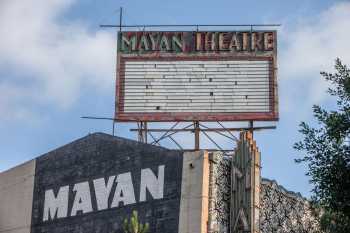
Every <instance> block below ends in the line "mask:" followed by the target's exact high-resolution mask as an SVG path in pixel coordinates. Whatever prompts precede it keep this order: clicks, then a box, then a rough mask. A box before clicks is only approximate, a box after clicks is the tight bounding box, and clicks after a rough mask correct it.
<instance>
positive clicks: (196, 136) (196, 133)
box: [193, 121, 200, 150]
mask: <svg viewBox="0 0 350 233" xmlns="http://www.w3.org/2000/svg"><path fill="white" fill-rule="evenodd" d="M193 125H194V150H199V132H200V128H199V121H195V122H194V123H193Z"/></svg>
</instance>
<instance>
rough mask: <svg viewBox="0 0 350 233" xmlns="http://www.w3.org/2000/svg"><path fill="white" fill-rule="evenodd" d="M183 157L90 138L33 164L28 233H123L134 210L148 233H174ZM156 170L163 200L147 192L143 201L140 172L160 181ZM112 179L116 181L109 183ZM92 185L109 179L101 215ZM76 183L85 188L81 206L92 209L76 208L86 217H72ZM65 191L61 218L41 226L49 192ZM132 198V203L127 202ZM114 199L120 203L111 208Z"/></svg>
mask: <svg viewBox="0 0 350 233" xmlns="http://www.w3.org/2000/svg"><path fill="white" fill-rule="evenodd" d="M182 157H183V156H182V152H179V151H174V150H168V149H165V148H161V147H157V146H151V145H147V144H143V143H139V142H136V141H132V140H127V139H122V138H118V137H113V136H110V135H107V134H92V135H90V136H87V137H85V138H82V139H80V140H78V141H75V142H73V143H70V144H68V145H66V146H63V147H61V148H58V149H57V150H54V151H51V152H49V153H47V154H45V155H43V156H41V157H39V158H37V166H36V176H35V185H34V197H33V216H32V231H31V233H43V232H50V233H66V232H74V233H75V232H79V233H80V232H84V233H111V232H113V233H121V232H124V231H123V222H124V220H125V219H126V218H130V217H131V214H132V212H133V211H134V210H136V211H137V212H138V216H139V220H140V222H141V223H148V224H149V226H150V231H149V232H152V233H177V232H178V224H179V208H180V197H181V178H182ZM160 166H164V187H163V194H162V195H161V197H159V198H156V196H154V195H151V193H150V192H149V190H148V189H147V190H146V200H142V198H141V185H142V181H141V180H142V179H141V177H142V170H144V169H146V170H148V171H149V172H152V173H154V176H156V177H158V178H159V176H160V170H159V169H160V168H159V167H160ZM121 174H124V175H125V174H129V175H130V176H131V180H129V181H124V180H118V179H119V178H121V177H122V176H120V175H121ZM113 176H115V179H114V178H111V177H113ZM125 177H127V176H125ZM96 179H104V184H103V185H105V184H106V183H108V181H109V179H112V182H111V184H112V188H111V191H110V194H109V195H108V200H107V207H106V209H102V210H101V209H99V208H98V206H97V194H96V186H95V185H94V180H96ZM113 180H114V182H113ZM131 182H132V184H131ZM81 183H85V184H86V189H88V191H87V192H84V193H83V196H82V197H81V199H82V203H84V204H86V203H87V204H89V203H90V202H91V205H92V206H91V208H90V207H89V206H81V208H85V210H88V211H86V212H85V211H84V210H81V208H78V209H79V211H78V212H76V214H75V211H73V209H74V208H73V206H74V205H76V204H77V205H79V198H78V197H77V196H80V195H79V194H78V191H77V187H78V185H77V184H81ZM126 185H131V186H128V187H131V188H132V189H133V190H132V191H130V189H129V191H130V192H129V193H126V192H125V193H124V191H126V190H127V189H126V188H124V189H123V188H122V192H119V191H117V190H118V187H126ZM67 186H68V187H69V191H68V193H69V194H68V207H67V210H64V216H63V217H58V216H57V217H56V218H55V217H53V216H51V218H49V220H46V221H45V195H46V192H47V191H48V190H52V191H53V192H54V194H55V195H58V193H59V190H60V189H61V188H62V187H67ZM131 194H134V197H132V198H131V196H132V195H131ZM117 196H118V197H119V196H120V199H123V201H120V202H117V204H118V206H113V200H114V198H116V197H117ZM124 198H126V199H127V200H128V201H125V200H126V199H124ZM86 200H87V201H86ZM90 200H91V201H90ZM129 201H130V202H129ZM65 203H67V202H65ZM46 213H47V212H46Z"/></svg>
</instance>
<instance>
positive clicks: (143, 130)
mask: <svg viewBox="0 0 350 233" xmlns="http://www.w3.org/2000/svg"><path fill="white" fill-rule="evenodd" d="M137 126H138V127H137V128H138V140H139V142H143V143H147V134H148V132H147V122H144V121H140V123H137Z"/></svg>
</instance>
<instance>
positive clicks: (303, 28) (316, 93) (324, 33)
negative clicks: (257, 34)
mask: <svg viewBox="0 0 350 233" xmlns="http://www.w3.org/2000/svg"><path fill="white" fill-rule="evenodd" d="M290 24H291V25H288V26H292V27H291V28H292V29H288V28H284V29H283V30H282V31H281V37H282V41H283V42H284V45H285V47H284V48H282V49H281V50H280V75H279V77H280V79H281V80H282V82H283V79H287V81H286V82H284V83H285V85H286V86H288V87H286V88H285V89H286V90H287V89H289V88H293V85H294V86H297V85H298V84H296V83H297V82H298V83H299V84H301V83H303V85H304V86H303V87H301V88H300V86H299V88H300V89H299V90H298V93H299V94H300V96H304V97H306V99H303V101H304V103H305V104H308V105H309V104H310V103H321V102H322V101H323V100H324V98H325V97H326V96H327V94H326V88H327V83H326V82H325V81H324V79H323V78H322V77H321V76H320V75H319V72H320V71H327V72H333V71H334V69H333V66H334V60H335V58H337V57H339V58H340V59H342V61H343V62H344V63H346V64H350V43H349V38H350V30H348V29H349V25H350V3H349V2H341V3H336V4H334V5H333V6H332V7H330V8H329V9H327V10H326V11H324V12H322V13H320V14H319V15H316V16H305V15H304V16H303V17H302V18H301V19H300V20H299V21H298V22H297V24H296V25H293V24H294V22H290ZM282 88H283V87H282ZM291 97H292V96H289V98H291ZM294 97H295V98H296V99H297V98H298V97H297V96H294ZM292 100H293V99H292ZM286 102H291V100H290V99H289V100H286Z"/></svg>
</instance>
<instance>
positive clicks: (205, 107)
mask: <svg viewBox="0 0 350 233" xmlns="http://www.w3.org/2000/svg"><path fill="white" fill-rule="evenodd" d="M276 45H277V43H276V32H275V31H238V32H121V33H119V43H118V59H117V60H118V61H117V63H118V64H117V65H118V67H117V85H116V113H115V118H116V119H117V120H118V121H197V120H200V121H237V120H278V110H277V83H276ZM255 63H257V64H258V65H256V66H254V65H253V64H255ZM233 64H234V65H233Z"/></svg>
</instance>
